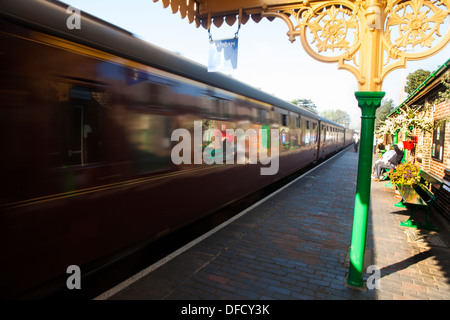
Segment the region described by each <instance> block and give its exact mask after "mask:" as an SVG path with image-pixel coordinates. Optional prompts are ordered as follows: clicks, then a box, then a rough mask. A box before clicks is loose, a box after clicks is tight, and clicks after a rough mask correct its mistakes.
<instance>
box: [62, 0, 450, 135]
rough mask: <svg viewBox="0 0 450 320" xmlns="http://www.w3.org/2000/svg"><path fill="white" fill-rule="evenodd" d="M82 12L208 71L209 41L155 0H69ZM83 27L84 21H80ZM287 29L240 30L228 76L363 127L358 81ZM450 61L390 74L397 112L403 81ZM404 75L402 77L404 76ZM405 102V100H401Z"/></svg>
mask: <svg viewBox="0 0 450 320" xmlns="http://www.w3.org/2000/svg"><path fill="white" fill-rule="evenodd" d="M63 2H65V3H67V4H70V5H72V6H74V7H76V8H78V9H80V10H82V11H86V12H88V13H90V14H92V15H94V16H97V17H99V18H101V19H104V20H106V21H108V22H110V23H113V24H115V25H117V26H119V27H121V28H123V29H126V30H128V31H130V32H132V33H133V34H134V35H135V36H137V37H139V38H141V39H143V40H145V41H148V42H150V43H152V44H154V45H157V46H159V47H161V48H164V49H166V50H169V51H172V52H175V53H177V54H180V55H182V56H183V57H185V58H188V59H190V60H193V61H195V62H197V63H200V64H202V65H205V66H207V64H208V49H209V37H208V32H207V30H205V29H204V28H203V27H201V26H200V27H199V28H196V27H195V24H189V22H188V20H187V19H182V18H181V16H180V15H179V13H175V14H173V13H172V11H171V10H170V7H168V8H163V6H162V3H161V1H158V2H156V3H154V2H153V0H65V1H63ZM81 27H83V25H82V20H81ZM236 31H237V23H236V24H235V25H233V26H231V27H230V26H228V25H227V24H226V23H225V22H224V23H223V25H222V26H221V27H220V28H219V29H218V28H216V27H215V26H212V27H211V35H212V38H213V39H214V40H220V39H227V38H233V37H234V34H235V32H236ZM287 31H288V28H287V25H286V23H285V22H284V21H282V20H281V19H275V20H273V21H269V20H267V19H262V20H261V21H260V22H259V23H256V22H254V21H253V20H252V19H249V21H248V22H247V23H246V24H245V25H242V26H241V28H240V30H239V48H238V65H237V69H236V70H232V71H230V72H227V73H226V74H228V75H230V76H232V77H233V78H235V79H238V80H240V81H242V82H244V83H246V84H249V85H251V86H253V87H255V88H258V89H261V90H263V91H265V92H267V93H269V94H273V95H275V96H277V97H278V98H281V99H283V100H293V99H310V100H312V101H313V102H314V104H315V105H316V106H317V108H318V111H319V112H321V111H325V110H334V109H341V110H344V111H346V112H347V113H348V114H349V115H350V117H351V126H352V127H355V128H357V127H359V124H360V116H361V110H360V109H359V108H358V105H357V100H356V98H355V95H354V92H355V91H358V85H357V81H356V78H355V76H353V74H351V73H350V72H348V71H346V70H338V69H337V63H323V62H319V61H317V60H315V59H313V58H312V57H311V56H309V55H308V54H307V53H306V51H305V50H304V49H303V47H302V45H301V43H300V39H298V38H297V39H296V41H295V42H293V43H291V42H290V41H289V40H288V37H287V35H286V32H287ZM449 58H450V46H448V45H447V47H446V48H444V49H443V50H442V51H440V52H439V53H438V54H435V55H433V56H432V57H430V58H427V59H424V60H417V61H408V62H407V64H406V69H398V70H394V71H392V72H391V73H389V74H388V75H387V76H386V78H385V79H384V81H383V88H382V90H383V91H384V92H386V95H385V99H392V100H393V101H394V105H395V106H398V105H399V104H400V103H401V102H402V101H403V99H404V98H406V95H402V93H403V90H402V83H404V80H403V79H404V78H405V77H406V76H407V75H408V74H409V73H411V72H414V71H416V70H418V69H424V70H429V71H434V70H436V69H437V68H438V67H439V66H441V65H442V64H443V63H444V62H446V61H447V60H448V59H449ZM402 70H403V71H402ZM402 97H403V99H402Z"/></svg>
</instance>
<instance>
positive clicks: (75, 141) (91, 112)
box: [65, 86, 103, 166]
mask: <svg viewBox="0 0 450 320" xmlns="http://www.w3.org/2000/svg"><path fill="white" fill-rule="evenodd" d="M95 94H96V95H99V94H100V93H98V92H91V90H89V89H88V88H84V87H80V86H78V87H76V86H75V87H73V88H72V89H71V91H70V98H71V99H70V101H69V104H68V106H67V109H66V115H65V141H66V152H65V153H66V161H65V165H69V166H71V165H72V166H73V165H81V166H85V165H87V164H92V163H96V162H99V161H101V159H102V154H103V152H102V150H103V145H102V140H101V128H100V125H101V121H100V119H101V114H102V111H101V110H102V107H101V105H100V104H99V103H98V102H97V101H96V99H94V97H93V96H94V95H95Z"/></svg>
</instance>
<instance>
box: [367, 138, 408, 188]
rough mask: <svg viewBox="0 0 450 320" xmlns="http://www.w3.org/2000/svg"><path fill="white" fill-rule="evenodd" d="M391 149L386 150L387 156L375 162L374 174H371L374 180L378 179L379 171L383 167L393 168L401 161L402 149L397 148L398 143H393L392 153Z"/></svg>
mask: <svg viewBox="0 0 450 320" xmlns="http://www.w3.org/2000/svg"><path fill="white" fill-rule="evenodd" d="M391 151H392V150H391ZM391 151H388V152H386V154H387V155H388V156H386V158H385V159H384V160H383V161H377V162H376V163H375V168H374V169H375V176H373V178H374V180H375V181H380V179H381V173H382V172H383V170H384V169H394V168H395V167H396V166H397V165H398V164H399V163H400V162H401V161H402V159H403V151H402V150H401V149H400V148H399V146H398V145H396V144H395V145H394V150H393V151H394V153H392V152H391ZM386 154H385V155H386ZM380 160H381V159H380Z"/></svg>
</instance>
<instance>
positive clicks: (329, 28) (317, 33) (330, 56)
mask: <svg viewBox="0 0 450 320" xmlns="http://www.w3.org/2000/svg"><path fill="white" fill-rule="evenodd" d="M449 8H450V0H370V1H361V0H355V1H347V0H330V1H315V2H308V1H304V2H303V4H302V5H299V6H298V7H296V8H290V9H286V10H279V9H278V10H277V12H269V11H270V10H266V11H265V12H264V13H263V16H278V17H282V18H283V19H284V20H285V21H287V20H288V19H287V18H286V17H291V18H292V17H293V20H294V23H292V22H288V26H289V32H288V35H289V37H290V40H291V41H294V39H295V37H299V38H300V40H301V42H302V45H303V47H304V49H305V50H306V51H307V52H308V53H309V54H310V55H311V56H312V57H313V58H314V59H316V60H319V61H322V62H338V67H339V68H340V69H346V70H348V71H350V72H352V73H353V74H354V75H355V76H356V78H357V80H358V83H359V84H360V86H361V87H360V89H363V88H362V87H364V88H367V89H370V90H379V89H380V88H381V84H382V80H383V79H384V77H385V76H386V75H387V74H388V73H389V72H390V71H392V70H394V69H396V68H401V67H405V65H406V60H408V59H411V60H417V59H423V58H426V57H428V56H430V55H432V54H434V53H436V52H438V51H439V50H441V49H442V48H443V47H445V46H446V45H447V44H448V43H449V41H450V31H449V24H450V23H449V21H448V20H449V19H450V18H449V15H450V12H449ZM289 21H291V19H289ZM445 28H447V30H445V31H444V32H443V30H442V29H445ZM375 33H376V34H377V36H374V34H375ZM438 40H440V41H438ZM419 49H421V50H419ZM423 50H425V52H424V51H423ZM419 51H420V52H419ZM358 53H359V55H358ZM369 55H370V57H369ZM361 56H364V59H363V60H361V59H362V57H361ZM395 60H396V61H395ZM377 61H382V62H383V61H384V64H383V63H379V62H377ZM371 63H373V64H376V66H370V67H369V66H368V64H371ZM370 79H371V80H372V81H373V84H372V85H370V86H369V81H370Z"/></svg>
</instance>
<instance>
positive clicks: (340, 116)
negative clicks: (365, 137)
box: [320, 109, 350, 125]
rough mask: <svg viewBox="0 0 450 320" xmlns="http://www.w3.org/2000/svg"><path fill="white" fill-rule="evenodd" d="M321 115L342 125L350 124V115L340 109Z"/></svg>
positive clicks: (324, 112) (323, 112) (327, 111)
mask: <svg viewBox="0 0 450 320" xmlns="http://www.w3.org/2000/svg"><path fill="white" fill-rule="evenodd" d="M320 115H321V116H322V117H324V118H327V119H328V120H331V121H334V122H336V123H339V124H341V125H348V124H349V123H350V115H349V114H348V113H347V112H345V111H342V110H339V109H336V110H326V111H322V112H321V113H320Z"/></svg>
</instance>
